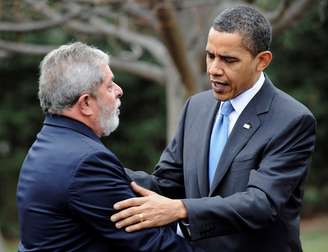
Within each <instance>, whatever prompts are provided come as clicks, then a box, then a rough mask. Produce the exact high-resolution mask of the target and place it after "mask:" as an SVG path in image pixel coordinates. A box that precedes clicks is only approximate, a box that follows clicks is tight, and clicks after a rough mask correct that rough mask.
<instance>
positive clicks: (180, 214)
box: [176, 200, 188, 220]
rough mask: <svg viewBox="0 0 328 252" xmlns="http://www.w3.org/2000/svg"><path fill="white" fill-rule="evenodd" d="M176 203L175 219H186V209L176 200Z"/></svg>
mask: <svg viewBox="0 0 328 252" xmlns="http://www.w3.org/2000/svg"><path fill="white" fill-rule="evenodd" d="M176 203H177V217H178V219H179V220H183V219H187V217H188V213H187V208H186V207H185V205H184V204H183V202H182V200H176Z"/></svg>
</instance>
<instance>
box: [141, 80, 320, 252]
mask: <svg viewBox="0 0 328 252" xmlns="http://www.w3.org/2000/svg"><path fill="white" fill-rule="evenodd" d="M218 106H219V102H218V101H217V100H215V98H214V96H213V94H212V91H207V92H202V93H199V94H197V95H195V96H193V97H191V98H190V99H189V100H188V101H187V103H186V105H185V107H184V110H183V113H182V118H181V121H180V124H179V126H178V129H177V132H176V135H175V137H174V139H173V140H172V141H171V143H170V144H169V145H168V146H167V148H166V149H165V150H164V152H163V154H162V156H161V159H160V161H159V163H158V165H157V167H156V168H155V172H154V174H153V176H152V178H153V181H152V182H153V184H152V185H151V186H152V189H154V190H157V191H159V192H160V193H162V194H164V195H166V196H169V197H173V198H186V199H184V200H183V202H184V204H185V206H186V208H187V210H188V221H189V224H190V225H189V231H190V234H191V236H190V238H191V240H193V241H194V244H198V245H200V246H202V247H203V248H205V249H206V251H208V252H211V251H213V252H214V251H224V252H232V251H238V252H240V251H252V252H263V251H265V252H270V251H272V252H285V251H286V252H287V251H301V244H300V240H299V221H300V211H301V207H302V198H303V184H304V180H305V177H306V175H307V172H308V166H309V163H310V155H311V153H312V152H313V149H314V141H315V119H314V117H313V115H312V114H311V112H310V111H309V110H308V109H307V108H305V106H303V105H302V104H300V103H299V102H297V101H296V100H295V99H293V98H292V97H290V96H288V95H287V94H285V93H283V92H282V91H280V90H278V89H277V88H275V87H274V86H273V85H272V83H271V82H270V80H269V79H266V81H265V83H264V85H263V86H262V88H261V89H260V91H259V92H258V93H257V94H256V96H255V97H254V98H253V99H252V100H251V101H250V103H249V104H248V105H247V107H246V108H245V109H244V111H243V112H242V114H241V115H240V117H239V118H238V121H237V122H236V124H235V126H234V128H233V130H232V132H231V134H230V136H229V139H228V142H227V144H226V146H225V149H224V150H223V153H222V156H221V160H220V161H219V164H218V168H217V171H216V174H215V178H214V182H213V185H212V187H211V189H209V185H208V152H209V142H210V141H209V139H210V134H211V130H212V127H213V122H214V117H215V114H216V112H217V109H218ZM245 124H249V125H250V126H251V127H250V128H249V129H248V128H247V127H244V125H245ZM136 177H138V176H136ZM139 178H142V177H139ZM140 181H142V180H140ZM144 181H146V180H144ZM148 182H149V181H148ZM185 233H186V232H185Z"/></svg>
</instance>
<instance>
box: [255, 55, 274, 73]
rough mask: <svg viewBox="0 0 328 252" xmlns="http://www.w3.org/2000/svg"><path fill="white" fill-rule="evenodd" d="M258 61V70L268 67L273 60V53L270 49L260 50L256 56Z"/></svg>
mask: <svg viewBox="0 0 328 252" xmlns="http://www.w3.org/2000/svg"><path fill="white" fill-rule="evenodd" d="M256 58H257V60H258V62H257V67H256V70H257V71H258V72H262V71H263V70H264V69H266V68H267V67H268V66H269V65H270V63H271V60H272V53H271V52H270V51H263V52H260V53H259V54H258V55H257V56H256Z"/></svg>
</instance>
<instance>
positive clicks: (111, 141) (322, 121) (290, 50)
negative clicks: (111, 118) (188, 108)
mask: <svg viewBox="0 0 328 252" xmlns="http://www.w3.org/2000/svg"><path fill="white" fill-rule="evenodd" d="M238 2H242V3H248V4H252V5H254V6H257V7H258V8H261V9H262V10H263V12H264V13H265V15H266V16H267V17H268V18H269V19H270V21H271V22H272V25H273V33H274V38H273V44H272V48H271V49H272V52H273V55H274V57H273V62H272V64H271V66H270V67H269V68H268V70H267V71H266V73H267V74H268V75H269V77H270V78H271V80H272V81H273V82H274V83H275V84H276V86H278V87H279V88H280V89H282V90H284V91H286V92H287V93H289V94H290V95H292V96H294V97H295V98H296V99H298V100H299V101H301V102H303V103H304V104H305V105H306V106H308V107H309V108H310V110H311V111H312V112H313V113H314V115H315V117H316V119H317V123H318V127H317V145H316V150H315V153H314V155H313V162H312V167H311V170H310V173H309V177H308V181H307V185H306V190H305V195H304V210H303V215H302V219H303V221H302V229H301V239H302V242H303V247H304V251H305V252H321V251H322V252H323V251H328V217H327V216H328V214H327V213H328V212H327V210H328V184H327V183H326V181H327V180H328V169H327V164H328V162H327V161H328V155H327V149H328V145H327V143H326V142H327V141H328V127H327V126H328V125H327V124H328V106H327V105H328V99H327V95H328V60H327V59H328V1H327V0H321V1H320V0H295V1H292V0H262V1H251V0H249V1H219V0H171V1H169V0H167V1H159V0H158V1H156V0H125V1H124V0H121V1H119V0H71V1H64V0H63V1H60V0H58V1H50V0H48V1H46V0H0V252H3V251H17V250H16V245H17V239H18V236H19V227H18V221H17V210H16V202H15V200H16V198H15V197H16V196H15V191H16V184H17V179H18V174H19V169H20V165H21V163H22V161H23V159H24V156H25V154H26V152H27V150H28V148H29V147H30V145H31V144H32V143H33V141H34V139H35V135H36V133H37V132H38V131H39V129H40V127H41V125H42V121H43V114H42V112H41V110H40V108H39V102H38V99H37V88H38V65H39V62H40V60H41V59H42V57H43V56H44V55H45V53H47V52H48V51H50V50H51V49H53V48H56V47H58V46H59V45H61V44H64V43H69V42H73V41H83V42H86V43H89V44H92V45H95V46H97V47H99V48H101V49H102V50H104V51H106V52H109V53H110V54H111V55H112V56H111V67H112V69H113V71H114V73H115V81H116V82H117V83H118V84H119V85H120V86H121V87H122V88H123V90H124V96H123V98H122V106H121V116H120V118H121V123H120V126H119V128H118V130H117V131H115V132H114V133H113V134H112V135H111V136H110V137H108V138H106V139H104V143H105V144H106V145H107V146H108V148H110V149H111V150H112V151H113V152H114V153H116V154H117V156H118V157H119V158H120V160H121V161H122V162H123V163H124V165H125V166H127V167H130V168H133V169H138V170H140V169H142V170H146V171H148V172H151V171H152V169H153V167H154V165H155V164H156V162H157V161H158V159H159V156H160V153H161V151H162V150H163V148H164V147H165V145H166V143H167V141H168V140H169V139H170V138H171V137H172V134H173V132H174V129H175V126H176V124H177V120H178V117H179V113H180V111H181V107H182V105H183V102H184V101H185V99H186V98H187V97H188V96H190V95H192V94H194V93H196V92H199V91H201V90H204V89H208V88H209V86H208V82H207V77H206V73H205V54H204V48H205V45H206V39H207V32H208V29H209V27H210V25H211V21H212V20H213V18H214V16H215V15H216V14H217V13H218V12H219V11H221V10H222V9H224V8H225V7H228V6H231V5H233V4H236V3H238Z"/></svg>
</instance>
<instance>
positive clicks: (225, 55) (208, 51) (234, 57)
mask: <svg viewBox="0 0 328 252" xmlns="http://www.w3.org/2000/svg"><path fill="white" fill-rule="evenodd" d="M206 52H207V53H209V54H213V55H215V56H218V57H221V58H222V57H223V58H231V59H238V57H236V56H232V55H229V54H228V55H227V54H216V53H214V52H211V51H210V50H208V49H206Z"/></svg>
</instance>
